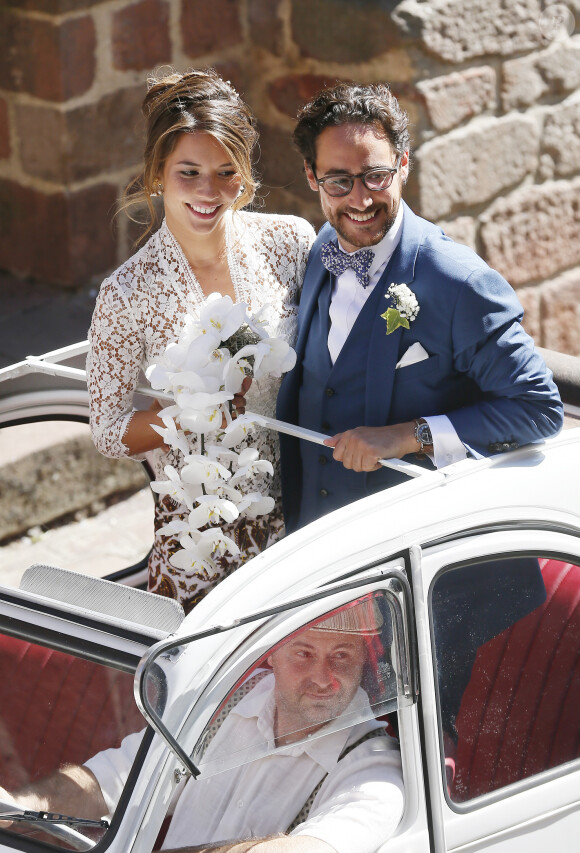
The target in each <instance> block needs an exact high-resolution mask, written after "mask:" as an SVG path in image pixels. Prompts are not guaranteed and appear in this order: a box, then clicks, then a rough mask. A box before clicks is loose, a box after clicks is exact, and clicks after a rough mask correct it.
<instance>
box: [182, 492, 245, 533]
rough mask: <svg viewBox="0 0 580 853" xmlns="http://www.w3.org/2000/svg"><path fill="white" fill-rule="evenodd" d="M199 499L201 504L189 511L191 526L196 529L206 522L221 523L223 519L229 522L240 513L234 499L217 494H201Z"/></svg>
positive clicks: (203, 525)
mask: <svg viewBox="0 0 580 853" xmlns="http://www.w3.org/2000/svg"><path fill="white" fill-rule="evenodd" d="M197 501H198V503H199V506H196V507H195V508H194V509H192V511H191V512H190V513H189V526H190V527H191V528H193V529H195V530H199V529H200V528H201V527H205V525H206V524H219V523H220V522H221V521H222V520H223V521H225V522H226V524H229V523H230V522H232V521H235V520H236V518H237V517H238V516H239V514H240V513H239V510H238V508H237V506H236V505H235V504H234V503H232V501H229V500H227V499H225V498H220V497H218V496H217V495H199V497H198V498H197Z"/></svg>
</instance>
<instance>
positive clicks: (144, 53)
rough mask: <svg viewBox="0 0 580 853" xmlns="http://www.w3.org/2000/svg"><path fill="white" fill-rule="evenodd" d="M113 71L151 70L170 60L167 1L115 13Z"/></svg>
mask: <svg viewBox="0 0 580 853" xmlns="http://www.w3.org/2000/svg"><path fill="white" fill-rule="evenodd" d="M111 27H112V36H111V47H112V53H113V67H114V68H118V69H119V70H121V71H125V70H128V69H130V70H135V71H142V70H144V69H147V70H150V69H151V68H153V66H155V65H157V64H158V63H162V62H170V60H171V40H170V37H169V7H168V5H167V3H166V2H165V0H140V2H138V3H134V4H133V5H132V6H125V7H124V8H121V9H118V10H117V11H116V12H113V16H112V22H111Z"/></svg>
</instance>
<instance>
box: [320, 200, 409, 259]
mask: <svg viewBox="0 0 580 853" xmlns="http://www.w3.org/2000/svg"><path fill="white" fill-rule="evenodd" d="M399 204H400V199H393V198H392V197H390V196H389V198H388V200H387V201H385V202H381V203H377V204H375V205H373V206H372V207H371V208H369V210H366V211H364V214H361V211H357V210H355V209H353V208H350V207H349V206H348V203H346V204H345V205H344V208H341V209H338V210H336V209H335V210H330V209H328V210H325V211H324V213H326V218H327V219H328V221H329V223H330V224H331V225H332V227H333V228H334V230H335V231H336V233H337V234H338V236H339V237H340V238H341V240H342V241H344V242H345V243H348V244H350V245H351V246H354V247H355V248H357V249H360V248H363V247H365V246H376V245H377V243H380V242H381V240H382V239H383V237H384V236H385V235H386V234H387V233H388V231H390V229H391V228H392V227H393V225H394V223H395V219H396V218H397V212H398V210H399ZM349 213H352V214H354V215H355V216H360V215H364V216H366V215H368V214H369V213H372V214H374V215H375V218H373V219H370V220H368V221H367V222H354V221H353V220H352V219H350V218H349Z"/></svg>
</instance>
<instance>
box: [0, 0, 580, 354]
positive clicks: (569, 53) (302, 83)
mask: <svg viewBox="0 0 580 853" xmlns="http://www.w3.org/2000/svg"><path fill="white" fill-rule="evenodd" d="M162 65H172V66H173V67H175V68H177V69H178V70H186V69H187V68H190V67H203V66H207V65H213V66H214V67H216V68H217V69H218V70H219V71H220V72H221V73H222V74H223V75H224V76H225V77H226V78H227V79H230V80H231V81H232V82H233V83H234V85H235V86H236V88H238V90H239V91H240V92H241V93H242V94H243V95H244V96H245V98H246V99H247V100H248V102H249V103H250V105H251V106H252V108H253V109H254V111H255V113H256V115H257V117H258V120H259V124H260V129H261V161H260V170H261V175H262V204H263V208H264V209H265V210H277V211H280V212H291V213H299V214H301V215H304V216H307V217H309V218H310V219H311V220H312V221H313V222H315V223H316V224H319V223H320V214H319V208H318V202H317V197H316V195H315V194H313V193H312V192H311V191H310V190H309V189H308V188H307V186H306V183H305V181H304V177H303V175H302V172H301V164H300V161H299V158H298V156H297V154H296V153H295V152H294V151H293V149H292V146H291V143H290V141H289V134H290V132H291V130H292V127H293V119H294V116H295V114H296V110H297V108H298V107H299V105H300V104H301V103H302V102H303V101H304V100H305V99H306V98H307V97H309V96H310V95H311V94H312V93H314V92H315V91H316V90H317V89H319V88H320V87H321V86H323V85H325V84H330V83H333V82H335V81H336V80H339V79H344V80H356V81H360V82H371V81H377V80H380V81H388V82H389V83H390V84H391V86H392V88H393V91H394V92H395V93H396V94H397V96H398V97H399V99H400V100H401V103H402V104H403V106H404V107H405V109H407V111H408V112H409V115H410V119H411V123H412V130H413V137H414V148H415V153H414V166H413V171H412V174H411V178H410V180H409V183H408V185H407V191H406V197H407V200H408V201H409V202H410V204H411V206H412V207H413V208H414V209H415V210H416V212H418V213H420V214H422V215H424V216H426V217H427V218H429V219H432V220H434V221H437V222H439V223H440V224H441V225H442V226H443V227H444V228H445V230H446V231H447V232H448V233H449V234H450V236H452V237H454V238H455V239H457V240H461V241H463V242H466V243H468V244H469V245H471V246H473V247H474V248H475V249H476V250H477V251H478V252H479V253H480V254H481V255H482V256H483V257H484V258H485V259H486V260H487V261H488V262H489V263H490V264H491V265H492V266H494V267H495V268H497V269H498V270H499V271H500V272H502V273H503V274H504V275H505V276H506V277H507V278H508V279H509V280H510V281H511V282H512V284H513V285H514V286H515V287H516V288H517V289H518V293H519V296H520V297H521V300H522V303H523V304H524V307H525V309H526V324H527V328H528V330H529V331H530V332H531V333H532V334H533V335H534V337H535V339H536V341H537V342H538V343H539V344H541V345H542V346H545V347H549V348H553V349H558V350H561V351H564V352H571V353H574V354H580V308H579V303H580V300H579V298H578V297H579V295H580V133H579V131H580V0H565V2H564V3H553V2H552V1H551V0H4V3H3V9H2V12H1V13H0V268H4V269H7V270H10V271H11V272H14V273H17V274H20V275H26V276H32V277H35V278H38V279H43V280H45V281H50V282H55V283H58V284H60V285H62V286H63V287H69V288H75V287H78V286H82V285H86V284H87V283H89V282H90V281H95V280H97V279H99V278H101V277H102V275H103V274H104V273H105V272H106V271H108V270H110V269H111V268H113V267H114V266H115V265H116V264H117V263H119V262H120V261H122V260H123V259H125V258H126V257H127V256H128V254H129V253H130V251H131V237H132V236H134V234H133V235H132V234H131V233H130V229H129V227H128V222H127V220H126V219H125V218H122V217H119V218H118V219H116V220H114V222H113V219H112V211H113V210H114V205H115V201H116V199H117V197H118V195H119V193H120V191H121V189H122V187H123V186H124V185H125V183H126V182H127V181H128V180H129V179H130V178H131V177H132V176H133V174H134V173H135V171H136V169H137V166H138V163H139V160H140V149H141V143H142V131H141V123H140V113H139V104H140V101H141V99H142V97H143V94H144V91H145V82H144V81H145V78H146V76H147V73H148V72H149V71H150V70H152V69H154V68H156V67H159V66H162Z"/></svg>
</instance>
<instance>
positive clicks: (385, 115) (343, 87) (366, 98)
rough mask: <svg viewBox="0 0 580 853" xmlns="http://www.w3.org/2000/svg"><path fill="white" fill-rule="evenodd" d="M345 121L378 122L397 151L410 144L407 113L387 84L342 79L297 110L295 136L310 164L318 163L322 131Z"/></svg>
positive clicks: (406, 147)
mask: <svg viewBox="0 0 580 853" xmlns="http://www.w3.org/2000/svg"><path fill="white" fill-rule="evenodd" d="M342 124H374V125H377V124H378V125H380V126H381V127H382V129H383V130H384V133H385V136H386V137H387V138H388V140H389V142H390V143H391V145H392V146H393V148H394V149H395V151H396V152H397V153H398V154H403V152H404V151H407V150H408V149H409V147H410V141H411V139H410V136H409V130H408V126H409V119H408V117H407V113H406V112H404V110H402V109H401V107H400V106H399V102H398V101H397V99H396V98H395V96H394V95H393V93H392V92H391V90H390V89H389V87H388V86H387V85H385V84H383V83H371V84H370V85H368V86H359V85H356V84H354V83H352V84H351V83H339V84H338V85H336V86H333V87H331V88H329V89H323V90H322V91H321V92H319V93H318V95H316V96H315V97H314V98H313V99H312V100H311V101H309V102H308V103H307V104H305V105H304V106H303V107H302V108H301V109H300V111H299V112H298V124H297V125H296V128H295V130H294V134H293V136H292V138H293V140H294V143H295V145H296V147H297V148H298V150H299V151H300V153H301V154H302V157H303V158H304V160H306V162H307V163H308V165H309V166H310V168H313V167H314V166H315V164H316V139H317V137H318V136H319V134H320V133H322V131H323V130H324V129H325V128H326V127H338V126H339V125H342Z"/></svg>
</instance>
